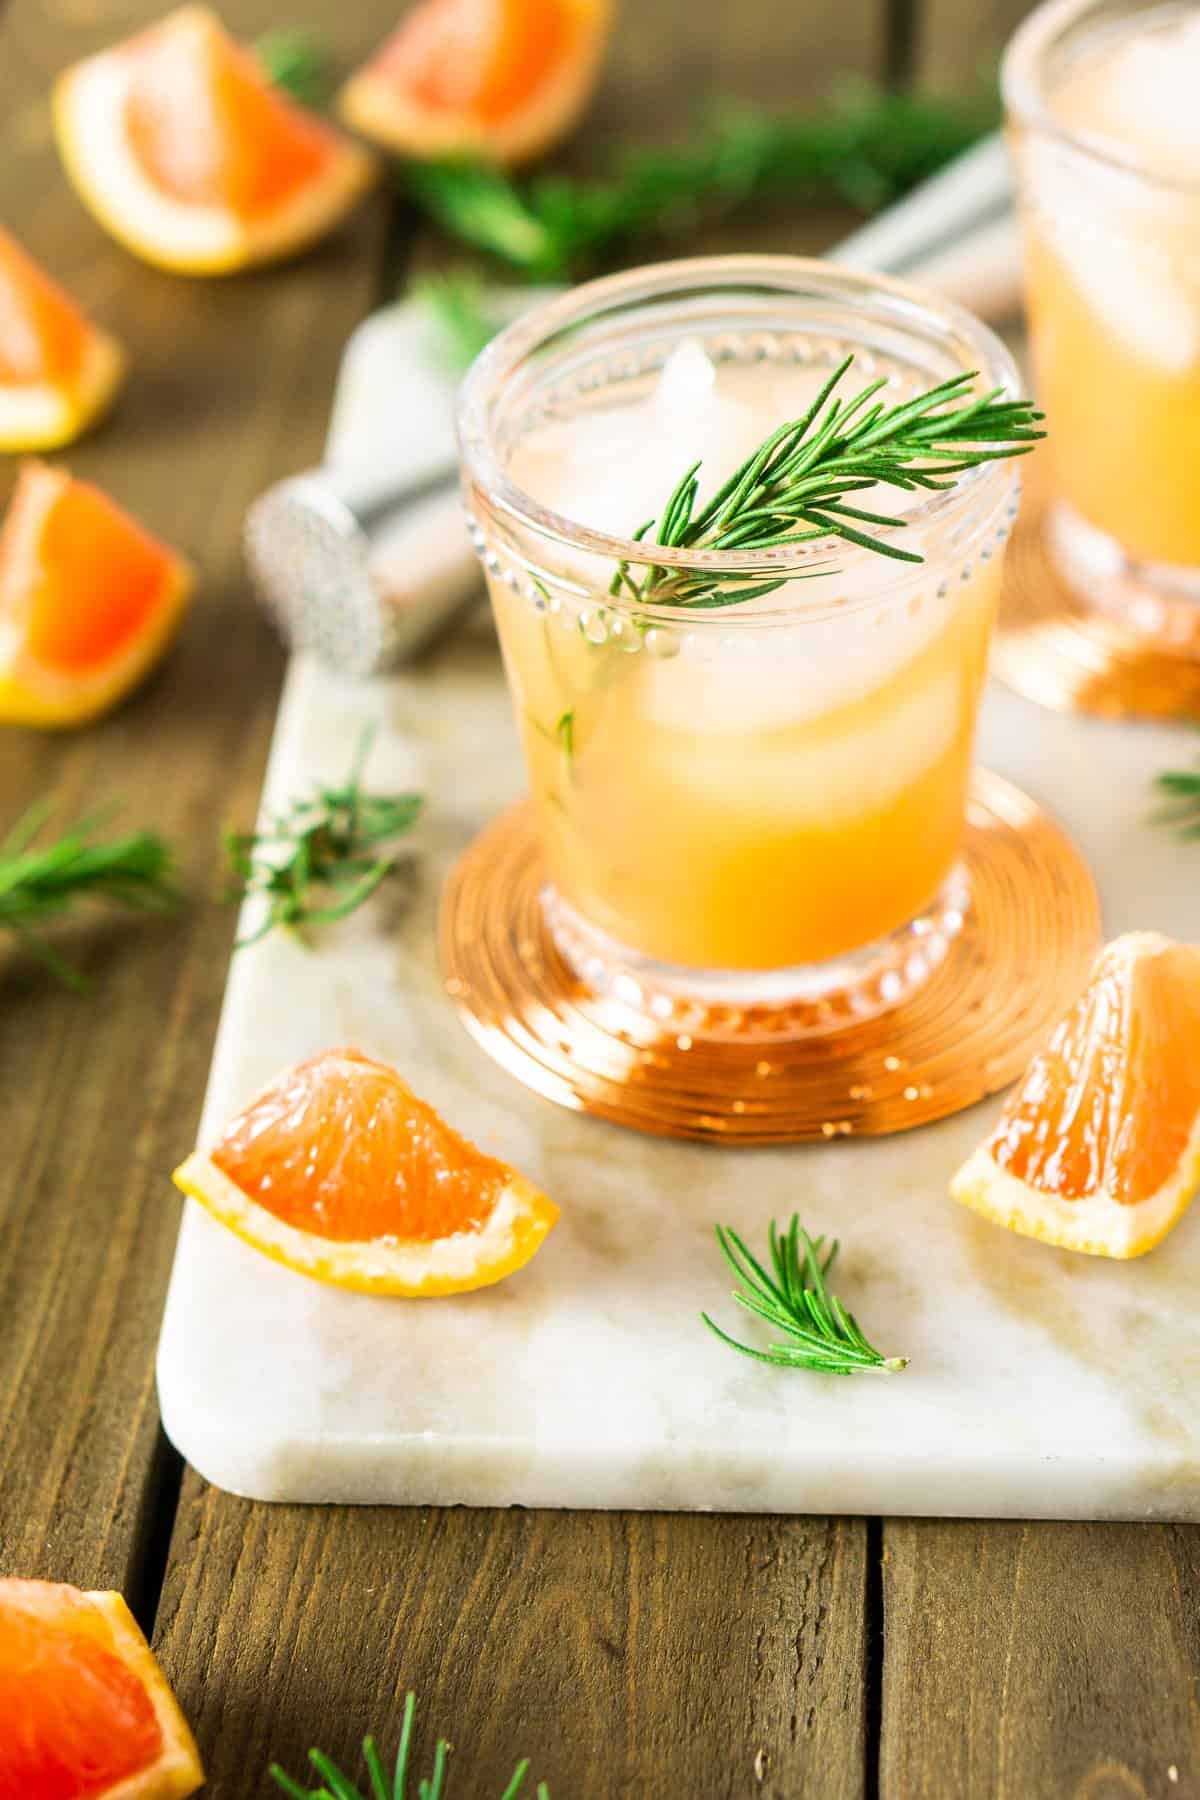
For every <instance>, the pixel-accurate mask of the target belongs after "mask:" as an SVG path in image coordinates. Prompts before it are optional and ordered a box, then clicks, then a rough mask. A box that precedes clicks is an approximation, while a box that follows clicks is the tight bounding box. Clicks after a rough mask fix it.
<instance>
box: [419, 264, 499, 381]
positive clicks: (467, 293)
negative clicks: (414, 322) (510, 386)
mask: <svg viewBox="0 0 1200 1800" xmlns="http://www.w3.org/2000/svg"><path fill="white" fill-rule="evenodd" d="M484 293H485V290H484V285H483V282H482V281H481V280H480V279H479V277H478V275H476V274H474V273H473V271H471V270H470V269H450V270H447V271H446V272H445V273H444V274H440V275H426V276H423V277H422V278H421V280H419V281H415V282H414V283H413V286H412V295H413V298H414V299H415V300H416V301H417V302H418V304H419V305H420V306H422V307H423V308H424V310H425V313H426V315H427V316H428V318H429V320H430V322H431V324H432V325H433V327H434V330H435V331H436V333H437V338H438V343H439V346H440V348H441V350H442V352H443V354H444V356H445V359H446V361H447V362H448V363H449V364H450V366H451V368H453V369H455V370H459V369H465V368H466V367H467V366H468V364H469V363H472V362H474V360H475V358H476V357H477V356H478V354H479V352H480V351H481V350H482V349H483V347H484V345H485V344H489V343H491V341H492V339H493V338H494V337H495V335H496V333H497V331H498V330H499V325H498V324H497V323H496V321H495V320H494V319H492V318H491V317H490V316H489V314H488V312H487V309H486V307H485V304H484Z"/></svg>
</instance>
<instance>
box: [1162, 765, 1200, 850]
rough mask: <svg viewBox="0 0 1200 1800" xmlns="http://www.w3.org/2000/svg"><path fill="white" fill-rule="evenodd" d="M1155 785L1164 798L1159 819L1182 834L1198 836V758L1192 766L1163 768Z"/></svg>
mask: <svg viewBox="0 0 1200 1800" xmlns="http://www.w3.org/2000/svg"><path fill="white" fill-rule="evenodd" d="M1154 785H1155V787H1156V788H1157V790H1158V792H1159V794H1160V795H1161V796H1162V799H1163V802H1164V804H1163V806H1162V807H1161V808H1160V810H1159V812H1158V813H1157V815H1156V817H1157V819H1158V823H1159V824H1160V825H1166V826H1167V827H1168V829H1170V830H1171V831H1174V832H1175V833H1177V835H1178V836H1179V837H1181V838H1188V839H1191V838H1200V761H1197V763H1196V766H1195V768H1193V769H1164V770H1163V772H1162V774H1161V775H1156V776H1155V778H1154Z"/></svg>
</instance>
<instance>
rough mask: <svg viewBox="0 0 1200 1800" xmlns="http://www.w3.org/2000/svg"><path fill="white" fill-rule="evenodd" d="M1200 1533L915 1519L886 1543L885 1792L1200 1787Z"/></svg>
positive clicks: (1054, 1793) (997, 1794) (1057, 1799)
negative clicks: (1198, 1596) (1199, 1588)
mask: <svg viewBox="0 0 1200 1800" xmlns="http://www.w3.org/2000/svg"><path fill="white" fill-rule="evenodd" d="M1198 1575H1200V1533H1198V1532H1197V1531H1195V1530H1193V1529H1190V1528H1178V1529H1176V1528H1172V1527H1167V1526H1145V1525H1081V1524H1062V1525H1045V1524H1040V1525H1038V1524H1033V1525H1027V1524H1008V1523H1005V1524H981V1523H977V1522H974V1521H971V1520H962V1521H924V1520H921V1521H916V1520H905V1521H902V1522H899V1523H897V1522H892V1523H889V1524H888V1526H887V1528H886V1535H885V1540H884V1571H883V1580H884V1620H885V1629H886V1636H885V1643H886V1648H887V1657H886V1662H885V1665H884V1681H883V1714H882V1730H881V1775H880V1786H879V1792H880V1795H881V1796H882V1800H941V1797H942V1796H943V1795H946V1794H956V1795H957V1794H962V1795H967V1794H980V1795H983V1794H986V1795H987V1796H988V1797H989V1800H1062V1796H1064V1795H1068V1794H1069V1795H1074V1796H1078V1797H1079V1800H1083V1797H1084V1796H1087V1797H1088V1800H1168V1797H1173V1796H1174V1795H1176V1794H1178V1795H1185V1794H1196V1793H1200V1717H1198V1715H1197V1709H1196V1699H1195V1695H1196V1684H1197V1680H1198V1679H1200V1623H1198V1620H1197V1613H1196V1606H1195V1598H1194V1597H1195V1593H1196V1585H1197V1577H1198Z"/></svg>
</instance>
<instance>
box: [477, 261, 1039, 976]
mask: <svg viewBox="0 0 1200 1800" xmlns="http://www.w3.org/2000/svg"><path fill="white" fill-rule="evenodd" d="M849 353H853V355H854V357H855V363H854V371H855V379H856V381H858V382H859V384H860V385H861V382H862V381H865V380H867V379H871V380H881V381H882V382H884V383H885V384H886V385H885V386H884V388H883V389H882V390H881V392H882V393H883V395H884V396H885V397H886V399H887V401H888V403H889V404H895V403H897V402H899V401H901V400H903V399H904V398H905V397H907V396H908V395H910V394H916V393H917V392H921V391H924V390H925V389H927V388H928V387H929V386H931V385H932V384H933V383H934V382H936V381H939V380H942V379H944V378H946V377H947V376H949V375H953V374H957V373H959V372H960V371H975V370H979V371H981V375H980V386H981V387H987V388H993V387H1002V388H1010V387H1011V386H1012V383H1013V374H1012V370H1011V365H1010V364H1009V361H1008V358H1007V356H1006V354H1005V353H1004V351H1003V350H1002V348H1001V346H1000V345H999V344H998V343H997V342H996V341H995V340H994V339H993V338H992V337H991V335H990V333H988V332H986V331H985V330H984V329H983V328H982V327H981V326H979V325H977V324H976V323H975V322H974V321H972V320H970V319H969V318H968V317H967V315H965V314H962V313H959V312H957V311H956V310H951V309H945V308H943V307H941V306H938V305H934V304H933V303H931V302H928V301H925V300H922V299H919V298H918V297H916V296H914V295H912V294H910V293H909V292H908V291H906V290H902V289H899V288H896V287H894V286H892V285H891V284H887V283H880V282H876V281H874V280H871V279H868V278H864V277H861V276H855V275H851V274H848V273H844V272H841V271H837V270H834V269H832V268H829V267H824V266H822V265H820V264H816V263H807V262H801V261H799V260H793V259H782V258H780V259H741V258H736V259H735V258H730V259H715V260H709V261H705V262H698V263H691V264H687V263H685V264H678V265H673V266H672V265H666V266H664V267H663V268H660V269H653V270H645V271H638V272H635V273H634V274H632V275H629V276H620V277H614V278H611V279H609V280H607V281H603V282H597V283H592V284H590V286H589V287H587V288H583V289H579V290H576V292H575V293H573V294H571V295H569V296H567V297H566V298H565V299H564V300H562V301H558V302H554V303H551V305H550V306H548V307H546V308H543V309H539V311H538V313H536V314H535V315H533V316H532V317H531V318H529V319H527V320H526V321H523V322H521V323H520V324H518V325H517V326H516V327H514V328H512V329H511V330H510V331H509V332H508V333H506V334H505V335H504V336H503V337H502V338H501V340H499V342H498V344H497V345H496V346H495V347H494V349H493V351H492V352H490V353H488V354H487V355H485V357H484V359H483V360H482V361H481V363H480V364H478V365H477V366H476V369H475V371H474V372H473V374H472V376H471V377H470V378H469V380H468V385H467V389H466V392H465V396H464V402H463V414H462V438H463V448H464V466H465V476H466V484H467V492H468V500H469V505H470V508H471V512H472V516H473V518H474V521H475V525H476V530H477V532H478V541H479V544H480V548H481V553H482V555H483V558H484V562H485V566H486V569H487V574H488V583H489V588H490V591H491V596H492V602H493V607H494V611H495V616H496V621H497V625H498V628H499V634H500V641H501V646H502V650H503V654H504V661H505V667H506V670H507V674H508V679H509V685H510V688H511V692H512V696H513V701H514V708H515V713H516V719H517V725H518V729H519V732H520V735H521V740H522V745H523V748H524V753H525V760H526V764H527V768H528V773H529V782H530V790H531V794H532V799H533V804H534V807H535V809H536V814H537V823H538V830H539V836H540V841H541V846H542V851H543V854H544V859H545V865H546V871H547V876H548V890H547V896H546V899H547V906H548V910H549V913H550V918H551V922H552V924H553V926H554V928H555V932H556V935H557V937H558V941H559V943H560V946H561V947H562V948H563V949H564V951H565V952H566V954H567V956H568V958H569V960H571V961H572V962H573V963H574V964H575V965H576V967H577V968H578V969H580V970H581V971H582V972H583V973H584V974H585V977H586V978H587V979H589V980H590V981H592V982H593V983H595V984H598V985H605V984H606V983H608V984H612V983H615V982H619V981H620V980H621V979H622V977H624V978H625V980H626V990H627V991H632V990H630V989H629V988H628V983H629V982H630V981H632V982H633V983H634V984H635V985H636V988H637V991H638V992H639V993H640V995H641V996H642V997H643V998H646V997H649V998H651V999H652V998H653V997H654V996H655V995H656V994H657V993H659V992H660V991H665V992H668V993H675V994H678V993H680V992H683V993H690V994H694V995H697V996H703V997H707V998H708V999H710V1000H711V1001H713V1002H722V1001H727V1002H729V1003H730V1004H740V1005H750V1006H753V1005H758V1004H761V1005H766V1006H769V1005H772V1004H776V1003H779V1004H782V1003H787V1002H790V1001H792V1000H795V999H813V998H820V997H821V996H822V995H827V994H831V993H834V992H838V993H841V994H844V995H846V996H848V997H849V1001H850V1009H851V1011H854V1010H858V1011H862V1012H869V1011H872V1010H879V1008H880V1007H881V1006H883V1005H886V1004H889V1003H890V1002H891V1001H892V1000H894V999H896V998H899V996H900V994H901V993H902V992H903V991H905V989H906V987H907V986H909V985H911V984H912V982H913V981H915V980H917V979H920V977H921V975H923V974H924V973H925V972H926V971H927V970H928V968H929V967H931V966H932V965H933V963H934V962H935V961H936V960H937V957H938V955H939V954H940V953H941V951H942V950H944V948H945V943H946V939H947V936H948V934H952V933H953V931H954V930H956V929H957V927H958V925H959V924H960V923H961V918H962V909H963V906H964V904H965V895H964V889H963V886H962V882H961V878H960V871H959V865H960V858H961V853H962V845H963V832H964V817H965V808H966V800H967V789H968V782H969V778H970V771H971V762H972V753H973V742H974V734H975V720H976V713H977V709H978V702H979V696H980V691H981V688H982V684H983V679H984V672H985V667H986V661H987V651H988V642H989V637H990V633H991V628H992V622H993V614H994V609H995V601H996V590H997V585H998V576H999V560H1000V559H999V552H1000V549H1001V546H1002V543H1003V539H1004V537H1005V535H1006V533H1007V530H1008V526H1009V523H1010V521H1011V517H1012V514H1013V511H1014V507H1015V499H1016V476H1015V473H1014V471H1013V469H1012V466H1011V465H1009V464H1006V463H999V462H997V463H991V464H985V465H983V466H982V467H981V468H979V469H974V470H972V471H970V473H969V474H968V475H966V476H965V477H963V478H962V479H961V480H960V481H959V482H957V483H956V484H955V485H954V486H953V487H952V488H951V489H949V490H948V491H945V492H941V491H939V492H933V493H930V492H927V491H923V490H921V491H917V492H915V493H906V492H904V491H902V490H896V489H892V490H889V491H887V492H886V493H885V492H882V491H881V492H880V493H878V494H877V493H876V491H875V490H874V489H872V490H871V491H870V494H869V496H868V497H867V498H866V499H864V497H863V496H862V495H860V494H856V495H855V499H856V500H859V501H862V502H863V504H869V505H870V506H871V507H872V508H873V509H874V510H875V511H876V512H879V513H880V514H882V515H884V516H887V517H890V518H894V519H895V524H894V525H887V526H885V527H884V535H885V537H888V538H894V539H895V541H896V542H900V541H902V542H903V544H904V546H905V548H906V549H907V550H908V551H909V552H910V553H911V554H913V555H919V556H921V557H922V558H923V560H922V561H920V562H899V561H895V560H891V559H890V558H887V557H884V556H881V555H879V554H877V553H875V552H873V551H871V550H869V549H866V548H861V547H859V546H857V545H855V544H850V543H845V542H838V543H836V544H835V543H832V542H831V541H830V540H829V539H828V538H820V539H818V540H816V541H813V542H809V543H805V544H803V545H799V546H796V545H788V546H783V547H780V548H778V549H774V550H760V551H758V552H755V553H754V554H747V555H745V556H742V557H741V558H740V560H739V559H738V558H737V556H736V554H734V555H733V556H732V557H731V556H730V555H728V554H726V553H725V552H718V553H711V552H709V553H704V552H692V553H691V557H690V560H689V556H688V554H687V553H679V552H676V553H674V554H671V553H669V552H666V551H662V552H659V553H658V554H657V555H653V554H651V553H650V552H649V551H648V550H647V549H646V548H645V546H644V545H643V544H640V543H636V542H634V541H632V536H633V532H634V531H635V530H636V528H637V527H639V526H640V525H641V524H642V523H643V521H644V520H645V519H646V518H647V517H649V516H651V515H653V514H654V513H655V512H656V509H658V508H659V507H660V505H661V503H662V501H663V500H664V498H665V496H666V495H667V494H668V493H669V492H670V490H671V488H672V487H673V486H674V484H675V482H676V479H677V478H678V477H679V476H680V475H681V474H682V473H683V472H684V470H685V469H686V468H687V467H688V466H689V465H691V464H693V463H695V462H699V463H700V465H701V474H700V476H699V477H698V479H700V480H702V481H703V482H704V483H705V484H706V486H708V487H711V488H716V487H717V486H718V485H719V484H720V483H721V482H722V481H723V480H724V479H725V478H726V477H727V476H728V475H729V473H730V472H731V471H732V470H734V469H735V468H736V467H737V466H738V465H739V464H740V463H741V462H742V461H743V460H744V459H745V458H746V457H747V456H748V455H749V454H750V453H751V452H752V451H753V450H754V449H755V448H756V446H757V445H758V444H759V443H760V442H761V441H762V439H763V438H764V437H765V436H766V435H767V434H768V433H769V432H770V431H771V430H772V429H773V428H774V427H776V426H777V425H779V424H780V423H781V422H782V421H783V420H784V419H787V418H790V417H793V416H796V415H798V414H800V413H802V412H803V411H804V410H805V408H806V406H808V405H809V404H810V403H811V401H812V399H813V397H814V396H815V394H816V393H817V391H818V390H819V389H820V387H821V386H822V383H823V382H824V381H825V379H826V378H827V377H828V375H829V372H830V370H831V369H832V368H834V367H836V365H837V364H838V363H839V362H841V361H842V359H843V358H844V357H845V356H846V355H847V354H849ZM853 385H854V383H853V382H852V383H851V387H853ZM714 554H715V556H716V562H717V565H719V568H720V573H721V576H722V578H723V579H724V580H725V581H726V582H727V583H728V584H729V586H728V587H727V588H726V589H723V590H721V598H722V604H720V605H714V604H711V603H710V604H706V605H703V606H691V605H687V604H679V603H675V604H672V603H671V602H670V600H669V598H664V599H663V600H662V601H661V602H658V603H656V602H655V598H654V596H655V595H662V596H664V597H669V596H670V595H672V594H674V593H679V592H686V591H687V589H686V583H687V581H688V580H689V579H690V578H694V577H697V576H698V577H699V578H700V579H701V583H703V581H705V580H707V579H709V578H710V577H711V574H712V570H713V568H714ZM622 564H624V565H625V566H626V567H627V568H628V569H631V570H633V571H634V572H635V573H634V578H633V579H632V580H628V581H626V582H625V583H623V584H622V583H619V582H614V579H613V577H614V571H615V570H617V569H618V568H620V567H621V566H622ZM648 569H657V570H658V571H659V573H660V576H661V577H662V578H661V579H660V580H659V581H658V583H657V585H655V584H654V583H651V585H650V587H649V589H647V590H645V591H646V592H648V593H649V599H648V600H646V601H643V602H641V603H639V600H638V589H639V581H638V572H640V573H641V575H642V577H643V578H644V575H645V572H646V570H648ZM776 584H777V585H776ZM614 588H615V589H616V591H613V590H614ZM729 593H733V594H739V593H740V594H744V595H745V596H746V597H744V598H740V599H737V600H736V601H731V600H729V599H728V594H729ZM709 599H710V601H711V595H710V596H709Z"/></svg>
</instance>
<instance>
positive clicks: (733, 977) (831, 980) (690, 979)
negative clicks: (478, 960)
mask: <svg viewBox="0 0 1200 1800" xmlns="http://www.w3.org/2000/svg"><path fill="white" fill-rule="evenodd" d="M541 904H542V908H543V911H544V913H545V916H546V922H547V924H548V925H549V928H550V935H551V937H552V938H553V940H554V944H555V947H556V949H557V950H558V952H559V954H560V955H561V956H562V958H563V960H564V962H566V964H567V966H568V967H569V968H570V970H571V971H572V973H573V974H574V975H575V976H576V977H577V978H578V979H579V980H580V981H582V982H583V984H584V985H585V986H586V987H588V988H590V989H591V991H592V992H593V993H595V994H600V995H604V996H607V997H610V998H612V999H614V1000H617V1001H619V1002H620V1003H621V1004H622V1005H624V1006H628V1007H631V1008H632V1009H633V1010H634V1011H636V1012H641V1013H645V1014H647V1015H648V1016H649V1017H650V1018H652V1019H654V1020H655V1021H656V1022H657V1023H658V1024H659V1025H661V1026H663V1027H664V1028H666V1029H668V1030H673V1031H676V1032H690V1033H694V1034H696V1035H697V1036H703V1037H717V1038H720V1037H736V1038H738V1039H739V1040H742V1041H744V1040H745V1039H746V1038H748V1037H763V1038H771V1037H787V1038H796V1037H805V1036H823V1035H826V1034H828V1033H832V1032H837V1031H844V1030H845V1029H846V1027H847V1026H850V1025H855V1024H858V1023H860V1022H862V1021H863V1020H866V1019H873V1018H876V1017H878V1016H879V1015H880V1014H881V1013H886V1012H888V1011H890V1010H891V1008H892V1007H894V1006H899V1005H900V1004H901V1002H902V1001H905V1000H907V999H908V998H909V996H910V995H911V994H912V993H913V992H914V990H915V989H916V988H918V987H920V986H921V984H922V982H924V981H926V980H927V979H928V977H929V976H930V975H931V974H932V973H933V971H934V970H935V969H936V968H937V966H938V964H939V963H941V962H942V961H943V959H944V958H945V956H946V953H947V951H948V950H949V948H950V945H951V944H952V943H953V941H954V939H955V938H956V937H958V935H959V933H960V932H961V931H962V929H963V926H964V924H965V923H966V918H967V910H968V907H969V905H970V888H969V886H968V882H967V875H966V870H965V867H964V866H963V865H962V864H958V865H957V866H956V867H955V868H954V869H953V870H952V871H951V873H950V874H949V876H947V878H946V880H945V881H944V882H943V883H942V886H941V887H940V888H939V890H938V892H937V894H936V895H935V896H934V898H933V900H932V901H931V902H930V904H929V906H928V907H927V908H926V909H925V910H924V911H923V912H922V913H920V914H919V915H918V916H917V917H916V918H915V919H910V920H909V922H908V924H907V925H902V926H900V927H899V929H898V930H896V931H893V932H891V933H889V935H888V936H887V937H884V938H879V939H877V940H876V942H875V943H873V944H867V945H865V946H864V947H863V948H862V949H860V950H855V951H852V952H850V953H849V954H847V955H845V956H839V957H834V958H832V959H831V960H830V961H828V962H821V963H807V964H801V965H798V966H796V967H793V968H786V969H764V970H757V969H696V968H689V967H687V966H685V965H682V964H678V963H665V962H657V961H655V960H654V959H653V958H651V957H648V956H643V955H641V954H640V953H639V952H638V951H636V950H630V949H627V948H626V946H625V945H624V944H619V943H618V942H617V941H616V939H615V938H611V937H609V936H608V934H607V933H606V932H603V931H600V930H599V929H598V928H597V927H596V926H595V925H591V924H589V923H588V922H587V920H586V919H584V918H582V917H581V916H580V914H579V913H577V912H576V911H575V909H574V907H572V906H570V905H569V904H568V902H567V901H565V900H564V899H563V897H562V895H561V894H560V893H559V892H558V891H557V889H555V888H553V887H551V886H549V885H548V884H547V885H546V886H545V887H543V888H542V890H541Z"/></svg>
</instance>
